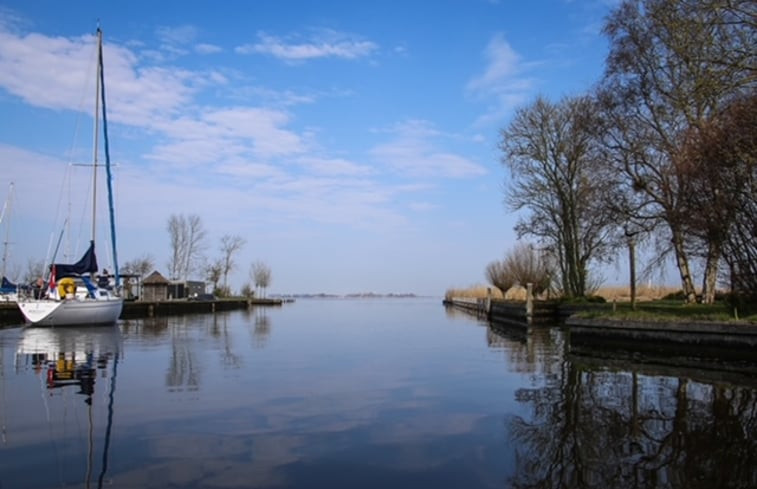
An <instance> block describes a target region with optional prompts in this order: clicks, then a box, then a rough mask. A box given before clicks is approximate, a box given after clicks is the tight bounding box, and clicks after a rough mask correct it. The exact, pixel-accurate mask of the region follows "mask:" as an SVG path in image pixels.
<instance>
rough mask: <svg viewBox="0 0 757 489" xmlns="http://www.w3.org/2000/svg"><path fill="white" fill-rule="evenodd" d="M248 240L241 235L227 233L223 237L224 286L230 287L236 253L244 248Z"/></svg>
mask: <svg viewBox="0 0 757 489" xmlns="http://www.w3.org/2000/svg"><path fill="white" fill-rule="evenodd" d="M245 243H246V241H245V240H244V238H242V237H241V236H236V235H234V236H232V235H230V234H225V235H224V236H223V237H222V238H221V254H222V255H223V257H222V261H223V286H224V288H226V289H228V287H229V281H228V280H229V273H230V272H231V271H232V270H233V269H234V267H235V266H236V264H235V263H234V254H235V253H236V252H238V251H239V250H241V249H242V247H243V246H244V245H245Z"/></svg>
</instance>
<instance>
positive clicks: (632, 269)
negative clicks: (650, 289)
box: [628, 236, 636, 310]
mask: <svg viewBox="0 0 757 489" xmlns="http://www.w3.org/2000/svg"><path fill="white" fill-rule="evenodd" d="M628 274H629V280H630V285H631V309H632V310H636V242H635V241H634V239H633V236H630V237H629V238H628Z"/></svg>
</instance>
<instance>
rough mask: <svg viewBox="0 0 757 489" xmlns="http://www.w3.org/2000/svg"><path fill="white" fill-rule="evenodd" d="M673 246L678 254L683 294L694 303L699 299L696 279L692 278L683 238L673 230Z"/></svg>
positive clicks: (689, 301) (688, 300)
mask: <svg viewBox="0 0 757 489" xmlns="http://www.w3.org/2000/svg"><path fill="white" fill-rule="evenodd" d="M673 248H674V250H675V254H676V265H678V272H679V273H680V274H681V288H682V289H683V295H684V297H685V298H686V302H687V303H689V304H693V303H695V302H696V301H697V294H696V290H695V289H694V281H693V280H692V278H691V270H690V269H689V259H688V257H687V256H686V251H685V250H684V248H683V238H682V237H681V235H680V233H678V232H675V231H673Z"/></svg>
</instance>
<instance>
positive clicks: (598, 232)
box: [500, 97, 615, 297]
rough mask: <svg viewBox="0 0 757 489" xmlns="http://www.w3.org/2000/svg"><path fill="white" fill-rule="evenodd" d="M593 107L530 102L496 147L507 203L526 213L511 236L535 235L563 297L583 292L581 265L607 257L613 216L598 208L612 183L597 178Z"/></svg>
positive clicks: (578, 101)
mask: <svg viewBox="0 0 757 489" xmlns="http://www.w3.org/2000/svg"><path fill="white" fill-rule="evenodd" d="M596 113H597V111H596V107H595V104H594V101H593V100H592V99H590V98H589V97H578V98H565V99H563V100H562V101H560V102H559V103H556V104H553V103H551V102H549V101H547V100H545V99H543V98H538V99H537V100H536V101H535V102H534V103H533V104H531V105H529V106H527V107H525V108H521V109H519V110H518V111H517V112H516V114H515V117H514V119H513V121H512V122H511V123H510V125H509V127H508V128H507V129H505V130H503V131H502V139H501V142H500V149H501V150H502V152H503V163H504V164H505V165H506V166H507V167H508V168H509V169H510V173H511V177H512V178H511V181H510V185H509V188H508V189H507V202H508V203H509V205H510V207H511V208H512V209H513V210H520V209H527V210H528V211H529V213H528V214H527V215H525V217H523V218H521V220H520V221H519V222H518V223H517V225H516V228H515V229H516V231H517V233H518V236H519V237H522V236H524V235H531V236H534V237H536V238H537V239H538V240H539V242H540V243H541V244H542V245H544V246H543V248H545V249H548V250H550V251H551V253H552V254H553V255H554V257H555V258H556V262H557V267H558V269H559V270H558V271H559V277H558V278H559V285H560V287H561V289H562V292H563V294H565V295H567V296H569V297H580V296H583V295H585V294H586V291H587V285H588V283H587V280H588V273H589V270H588V268H589V264H590V262H592V261H593V260H601V259H604V258H606V257H607V256H608V254H609V251H610V247H611V245H612V244H613V240H612V238H613V232H614V231H615V226H614V224H615V223H614V215H613V214H612V213H611V212H609V211H608V209H607V207H606V206H605V205H604V203H605V201H606V199H607V196H608V195H611V194H612V191H613V187H612V186H613V179H611V178H603V174H604V173H606V166H605V165H604V164H603V162H602V161H601V159H600V158H599V140H598V138H597V137H596V131H597V130H598V129H599V127H600V120H599V119H598V118H597V117H596V115H595V114H596Z"/></svg>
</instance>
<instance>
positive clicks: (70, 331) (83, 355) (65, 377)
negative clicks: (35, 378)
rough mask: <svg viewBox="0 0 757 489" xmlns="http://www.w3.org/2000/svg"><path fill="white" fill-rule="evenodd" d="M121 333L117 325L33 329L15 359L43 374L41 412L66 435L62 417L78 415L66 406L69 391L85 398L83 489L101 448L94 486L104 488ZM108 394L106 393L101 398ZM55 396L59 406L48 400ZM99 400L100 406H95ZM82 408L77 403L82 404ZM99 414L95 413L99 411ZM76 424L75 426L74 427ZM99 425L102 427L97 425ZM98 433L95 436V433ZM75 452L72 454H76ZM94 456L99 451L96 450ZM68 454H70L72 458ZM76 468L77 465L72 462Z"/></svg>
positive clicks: (24, 335) (74, 408)
mask: <svg viewBox="0 0 757 489" xmlns="http://www.w3.org/2000/svg"><path fill="white" fill-rule="evenodd" d="M120 346H121V334H120V331H119V329H118V327H117V326H115V325H112V326H89V327H66V328H36V327H28V328H25V329H24V330H23V333H22V337H21V340H20V342H19V347H18V351H17V355H16V363H17V365H18V364H19V363H26V364H27V365H31V366H32V368H33V370H34V371H35V372H36V373H37V374H38V375H44V376H45V379H44V388H45V389H46V391H47V394H48V395H47V396H44V397H43V398H44V399H45V408H46V412H47V418H48V419H47V421H48V422H49V423H52V424H55V423H58V424H60V426H59V428H61V429H62V430H63V431H64V432H69V431H71V430H72V423H71V422H72V421H73V420H68V419H66V415H68V414H72V415H74V416H75V413H76V412H77V411H78V409H79V408H78V407H77V405H76V404H78V403H76V402H74V406H69V405H67V404H68V402H69V401H70V396H68V395H67V394H68V393H70V392H73V393H75V394H76V395H81V396H83V401H84V404H85V405H86V411H87V413H86V414H87V421H88V422H87V454H86V467H85V473H84V475H83V479H84V483H85V487H91V486H92V485H93V475H94V473H95V455H96V453H95V448H96V446H97V447H101V449H102V453H101V454H99V455H100V456H101V457H102V458H101V459H100V467H99V471H98V472H99V475H98V478H97V487H102V485H103V482H104V481H105V479H104V478H105V474H106V471H107V468H108V451H109V448H110V436H111V431H112V427H113V414H114V396H115V390H116V375H117V369H118V360H119V353H120V351H121V348H120ZM98 378H99V379H101V380H103V385H102V386H100V385H98V386H97V389H98V391H99V392H102V393H103V394H104V395H103V396H95V390H96V389H95V388H96V384H97V381H98ZM105 393H107V395H105ZM54 397H58V398H60V399H56V401H60V404H58V402H53V401H52V400H51V399H50V398H54ZM98 401H99V402H98ZM97 405H102V407H103V409H105V410H106V414H107V417H106V421H105V423H104V430H102V431H104V433H102V432H101V430H100V429H99V426H98V427H97V429H96V426H95V425H96V424H98V423H97V421H98V420H99V419H100V418H99V417H98V416H97V412H96V411H95V408H96V407H99V406H97ZM80 406H81V405H80ZM98 412H99V411H98ZM75 424H78V422H77V423H75ZM99 424H102V423H99ZM98 432H100V433H101V434H100V435H98V434H97V433H98ZM75 451H76V450H72V452H75ZM97 451H98V452H99V451H100V449H99V448H98V450H97ZM73 454H74V453H70V454H68V455H73ZM72 465H80V464H72Z"/></svg>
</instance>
